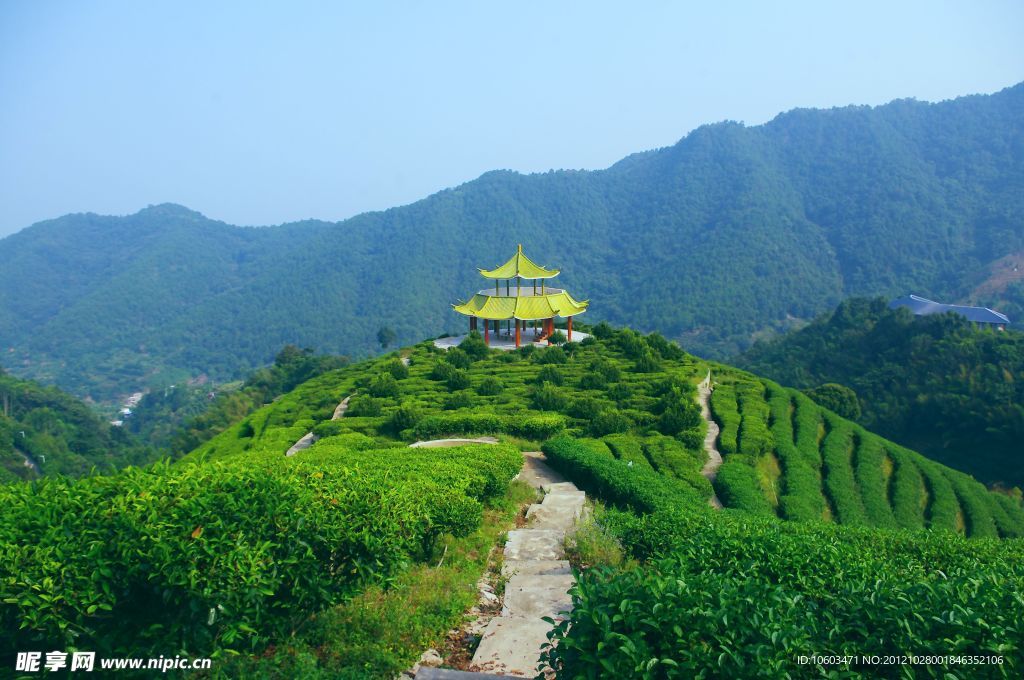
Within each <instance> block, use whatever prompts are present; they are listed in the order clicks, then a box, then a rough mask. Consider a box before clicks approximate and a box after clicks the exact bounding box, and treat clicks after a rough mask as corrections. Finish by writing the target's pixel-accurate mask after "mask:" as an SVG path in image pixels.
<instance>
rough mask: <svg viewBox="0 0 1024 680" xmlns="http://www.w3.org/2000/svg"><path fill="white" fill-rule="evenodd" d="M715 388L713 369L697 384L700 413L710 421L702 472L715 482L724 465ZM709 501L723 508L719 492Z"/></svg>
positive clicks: (705, 441) (713, 494)
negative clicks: (713, 399) (713, 403)
mask: <svg viewBox="0 0 1024 680" xmlns="http://www.w3.org/2000/svg"><path fill="white" fill-rule="evenodd" d="M712 390H713V388H712V386H711V371H708V374H707V377H705V378H704V380H702V381H701V383H700V385H698V386H697V394H698V396H699V398H700V414H701V415H702V416H703V417H704V420H706V421H707V423H708V433H707V434H706V435H704V450H705V451H707V452H708V461H707V462H706V463H704V467H703V468H701V471H700V473H701V474H702V475H704V476H705V477H706V478H707V480H708V481H709V482H714V481H715V477H717V476H718V468H720V467H722V454H721V453H719V451H718V447H717V443H718V432H719V428H718V423H716V422H715V419H714V418H712V417H711V406H710V405H709V403H708V402H709V400H710V398H711V392H712ZM708 503H709V504H710V505H711V507H713V508H717V509H719V510H721V509H722V501H720V500H718V494H716V493H714V492H712V493H711V498H709V499H708Z"/></svg>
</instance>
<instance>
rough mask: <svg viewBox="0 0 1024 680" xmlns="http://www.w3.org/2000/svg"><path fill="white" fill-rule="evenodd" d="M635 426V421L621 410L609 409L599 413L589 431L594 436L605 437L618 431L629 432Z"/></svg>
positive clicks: (588, 428) (591, 423)
mask: <svg viewBox="0 0 1024 680" xmlns="http://www.w3.org/2000/svg"><path fill="white" fill-rule="evenodd" d="M631 427H633V421H632V420H631V419H630V418H629V417H628V416H627V415H625V414H624V413H622V412H621V411H613V410H607V411H602V412H601V413H599V414H597V416H595V417H594V419H593V420H591V421H590V425H589V426H588V427H587V432H588V434H590V436H592V437H603V436H605V435H609V434H615V433H616V432H628V431H629V429H630V428H631Z"/></svg>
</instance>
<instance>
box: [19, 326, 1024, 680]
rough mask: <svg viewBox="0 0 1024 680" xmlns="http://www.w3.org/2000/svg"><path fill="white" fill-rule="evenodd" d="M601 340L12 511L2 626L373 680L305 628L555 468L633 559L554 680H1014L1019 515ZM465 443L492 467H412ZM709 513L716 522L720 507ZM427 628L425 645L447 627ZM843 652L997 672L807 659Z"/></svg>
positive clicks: (876, 442)
mask: <svg viewBox="0 0 1024 680" xmlns="http://www.w3.org/2000/svg"><path fill="white" fill-rule="evenodd" d="M592 332H593V337H592V338H590V339H587V340H585V341H584V342H582V343H566V344H564V345H562V346H560V347H550V348H546V349H534V348H532V347H527V348H524V349H522V350H519V351H516V352H510V353H500V352H492V351H489V350H488V349H487V348H486V346H484V344H483V342H482V340H480V339H479V338H478V337H471V338H470V339H469V340H467V341H466V342H464V343H463V345H462V346H461V347H460V348H458V349H454V350H451V351H449V352H447V353H446V352H443V351H441V350H438V349H436V348H435V347H434V346H433V344H432V343H431V342H426V343H422V344H420V345H416V346H414V347H412V348H408V349H406V350H403V351H402V352H401V353H400V354H399V353H396V354H394V355H391V356H387V357H383V358H381V359H377V360H373V361H368V362H363V363H360V364H357V365H353V366H348V367H344V368H341V369H338V370H336V371H332V372H329V373H326V374H324V375H321V376H319V377H317V378H314V379H312V380H310V381H308V382H306V383H304V384H302V385H300V386H299V387H298V388H296V389H295V390H293V391H292V392H290V393H288V394H285V395H283V396H282V397H279V398H278V399H276V400H275V401H274V402H272V403H270V404H268V405H266V406H264V407H263V408H262V409H260V410H258V411H256V412H255V413H253V414H252V415H250V416H248V417H247V418H245V419H244V420H242V421H241V422H239V423H237V424H235V425H234V426H233V427H231V428H229V429H228V430H226V431H225V432H223V433H221V434H220V435H218V436H217V437H215V438H213V439H211V440H210V441H208V442H206V443H205V444H204V445H202V446H201V447H199V448H198V449H196V450H195V451H193V452H192V453H191V454H189V455H188V456H186V457H185V458H184V459H182V460H181V461H179V462H177V463H175V464H173V465H168V464H159V465H155V466H152V467H149V468H144V469H128V470H125V471H122V472H120V473H118V474H115V475H111V476H106V477H102V476H94V477H88V478H85V479H81V480H68V479H63V478H56V479H46V480H41V481H39V482H35V483H31V484H27V483H25V484H16V485H10V486H5V487H0V601H2V602H3V605H2V609H0V612H2V613H0V625H2V626H3V630H5V631H17V632H16V637H17V642H18V644H20V645H21V646H22V647H25V646H26V645H28V646H31V645H32V644H36V645H38V644H42V643H43V642H44V641H45V644H53V645H58V644H61V643H62V644H64V645H65V646H68V647H69V648H70V647H71V646H77V647H78V648H83V649H92V648H95V649H105V650H109V651H111V652H117V651H121V652H124V651H125V650H130V651H131V652H132V653H139V652H140V651H141V650H143V649H147V650H153V651H154V653H158V654H168V653H169V652H171V653H173V652H174V651H179V650H181V651H184V652H188V653H191V654H195V655H199V654H225V653H227V652H246V653H248V654H251V653H252V652H254V651H260V650H264V649H270V650H273V649H277V653H278V654H280V650H281V649H284V648H285V647H282V646H281V645H282V643H283V641H285V640H286V639H287V640H289V642H288V645H287V646H286V647H287V648H288V649H289V650H292V651H291V652H289V654H292V656H293V657H296V658H298V657H302V658H305V659H307V661H308V664H307V665H305V666H303V667H302V670H301V672H300V671H298V670H296V667H294V666H288V667H287V669H286V670H279V671H277V674H276V675H275V674H274V673H273V672H270V671H269V670H267V668H269V667H271V666H269V665H268V666H266V667H260V668H259V672H260V674H262V675H263V676H266V677H289V674H291V675H290V676H291V677H298V676H300V675H301V676H304V677H362V675H359V674H356V675H351V674H350V675H345V673H342V672H341V671H339V670H338V668H339V667H338V666H336V665H335V666H331V664H336V663H339V662H337V658H339V657H341V656H345V655H346V654H348V653H349V652H350V650H345V651H344V652H342V653H330V654H329V653H326V652H325V651H324V650H325V647H324V645H327V644H328V643H326V642H324V641H323V638H324V637H325V636H324V635H323V634H322V631H321V632H320V633H318V634H317V635H318V636H319V637H317V636H310V635H305V637H304V634H303V632H302V631H303V630H306V629H309V627H310V626H309V621H312V620H320V621H321V622H322V621H323V620H325V618H326V619H330V616H327V615H320V614H318V612H325V611H327V612H329V611H333V610H332V608H338V607H345V606H347V605H346V603H350V602H353V601H355V600H358V599H359V598H361V597H365V593H367V592H370V591H372V592H378V591H379V592H380V593H388V592H391V590H394V589H393V588H392V586H393V584H395V583H398V582H400V581H401V579H402V578H403V576H402V575H403V574H408V573H414V572H415V570H416V569H417V568H418V567H417V565H424V564H425V563H426V562H428V561H430V562H436V558H437V556H438V548H439V546H441V545H442V544H445V545H449V544H451V543H450V542H451V541H452V540H453V539H457V538H458V537H467V536H469V535H471V534H472V533H473V532H476V531H479V530H480V529H481V527H482V526H483V524H486V519H485V517H486V516H487V515H486V513H487V512H489V510H488V508H490V507H493V506H494V505H495V504H500V503H501V502H502V499H503V498H506V499H507V494H508V489H509V483H510V480H511V479H512V477H513V476H514V475H515V473H516V472H517V470H518V469H519V466H520V464H521V457H520V455H519V450H533V449H537V448H541V447H543V450H544V451H545V453H546V455H547V457H548V460H549V462H550V464H551V465H553V466H554V467H556V468H557V469H559V470H560V471H561V472H562V473H563V474H565V475H566V476H567V477H569V478H570V479H571V480H572V481H574V482H575V483H576V484H577V485H578V486H579V487H580V488H582V489H585V490H586V491H587V493H588V495H589V496H591V497H593V498H596V499H597V500H599V501H600V502H602V503H603V504H605V505H606V506H607V510H604V511H599V512H598V513H597V515H596V516H597V520H598V525H599V530H600V531H601V532H603V534H604V535H605V537H606V538H607V540H608V541H612V542H614V543H616V544H617V545H619V546H621V550H622V551H623V552H624V553H625V555H626V557H627V558H628V559H626V560H623V561H619V562H615V563H611V564H607V565H603V566H596V567H594V568H591V569H588V570H587V571H585V572H584V573H583V574H581V576H580V578H579V582H578V585H577V587H576V589H575V591H574V593H575V594H574V601H575V610H574V612H573V614H572V618H571V620H570V621H567V622H565V623H564V624H560V625H559V626H558V627H557V629H556V631H555V633H554V635H555V637H556V639H557V641H558V646H557V647H555V648H553V649H550V650H549V651H548V652H547V655H548V656H547V660H548V662H550V663H551V665H552V666H553V667H554V668H555V669H556V670H557V672H558V675H559V677H566V678H575V677H585V678H599V677H650V678H663V677H680V678H691V677H785V676H787V675H788V676H790V677H819V676H821V675H822V674H825V673H833V674H834V675H835V677H849V676H857V675H859V674H861V673H864V674H866V675H868V676H893V677H914V676H915V675H914V674H915V673H916V677H930V676H932V675H934V676H943V677H976V676H978V675H981V676H983V677H984V676H989V675H991V676H995V677H1014V676H1018V675H1019V674H1020V673H1021V672H1022V671H1024V647H1022V645H1024V630H1022V628H1021V624H1020V623H1019V622H1020V621H1022V620H1024V596H1022V593H1024V541H1022V540H1021V538H1020V537H1022V536H1024V508H1022V506H1021V502H1020V500H1019V499H1016V498H1012V497H1010V496H1007V495H1001V494H996V493H991V492H989V491H987V490H986V489H985V488H984V487H983V486H982V485H981V484H979V483H978V482H976V481H974V480H973V479H972V478H971V477H969V476H967V475H964V474H962V473H959V472H956V471H954V470H952V469H950V468H946V467H944V466H942V465H939V464H936V463H934V462H932V461H929V460H928V459H926V458H923V457H922V456H920V455H918V454H916V453H914V452H913V451H909V450H907V449H904V448H901V447H899V446H897V445H895V444H893V443H891V442H889V441H886V440H884V439H882V438H879V437H877V436H875V435H873V434H872V433H870V432H867V431H865V430H863V428H861V427H859V426H857V425H855V424H853V423H850V422H848V421H846V420H844V419H842V418H840V417H839V416H837V415H835V414H834V413H832V412H830V411H827V410H825V409H823V408H821V407H819V406H817V405H816V404H815V403H814V402H813V401H811V400H810V399H809V398H807V397H806V396H804V395H803V394H801V393H799V392H797V391H795V390H791V389H787V388H783V387H781V386H779V385H776V384H774V383H771V382H769V381H765V380H761V379H758V378H756V377H755V376H752V375H750V374H748V373H744V372H742V371H739V370H736V369H732V368H729V367H727V366H722V365H719V364H715V363H709V362H705V361H702V360H700V359H697V358H695V357H693V356H690V355H688V354H686V353H684V352H683V351H682V350H680V349H679V348H678V347H677V346H675V345H673V344H670V343H668V342H666V341H665V340H664V339H663V338H661V337H660V336H658V335H650V336H646V337H645V336H641V335H639V334H637V333H635V332H633V331H630V330H628V329H622V330H613V329H611V328H610V327H608V326H605V325H603V324H602V325H599V326H596V327H594V328H593V329H592ZM401 359H405V361H402V360H401ZM709 370H710V371H711V373H712V377H713V380H714V381H715V382H716V383H717V386H716V389H715V390H714V392H713V396H712V400H711V408H712V412H713V416H714V418H715V420H716V421H717V422H718V424H719V426H720V428H721V435H720V438H719V442H718V446H719V449H720V450H721V452H722V453H723V457H724V464H723V465H722V467H721V469H720V471H719V473H718V476H717V478H716V480H715V483H714V488H712V484H711V483H709V482H708V481H707V479H705V477H704V476H703V475H702V474H701V468H702V466H703V465H704V463H705V461H706V454H705V452H704V450H703V439H704V433H705V431H706V425H705V423H704V420H703V419H702V418H701V415H700V409H699V407H698V404H697V400H696V394H697V392H696V384H697V383H698V382H699V381H700V380H701V379H703V378H704V376H705V375H706V374H707V372H708V371H709ZM346 397H349V398H350V400H349V402H348V409H347V411H346V412H345V414H344V416H343V417H340V418H338V419H332V417H333V416H334V413H335V409H336V407H337V406H338V404H339V402H341V401H342V400H343V399H345V398H346ZM310 432H312V433H313V434H314V435H315V443H314V444H313V445H312V446H311V447H310V448H308V449H306V450H303V451H299V452H298V453H296V454H295V455H294V456H292V457H286V456H285V452H286V451H287V450H288V449H289V447H291V446H292V445H293V444H295V442H296V441H298V440H299V439H300V438H302V437H303V436H304V435H306V434H307V433H310ZM476 435H492V436H496V437H498V438H499V440H500V441H501V442H502V443H501V444H499V445H497V446H466V447H459V448H452V449H410V448H408V447H407V444H408V443H410V442H413V441H415V440H418V439H434V438H439V437H445V436H476ZM713 493H714V494H717V496H718V497H719V499H720V500H721V501H722V503H723V504H724V506H725V508H726V509H724V510H722V511H715V510H712V509H711V508H710V507H709V505H708V499H709V498H710V497H711V496H712V494H713ZM482 523H483V524H482ZM424 583H428V584H429V580H428V581H424ZM423 587H431V586H423ZM432 587H434V588H437V589H440V588H443V587H444V586H442V585H436V586H432ZM389 589H390V590H389ZM375 597H376V596H375ZM380 597H381V598H384V597H385V595H381V596H380ZM381 601H383V600H381ZM456 614H457V612H456ZM336 618H338V619H344V620H346V621H347V622H348V623H347V624H346V625H347V626H348V628H349V629H351V628H352V627H353V625H354V624H352V619H351V618H350V617H348V615H345V616H341V615H336ZM432 625H434V626H435V629H434V630H433V632H432V633H431V632H429V631H428V632H426V633H422V635H426V636H427V637H426V638H423V639H425V640H426V639H430V638H429V635H435V636H441V635H443V633H444V631H445V630H447V627H448V626H450V620H438V621H437V622H436V624H432ZM314 628H315V626H314ZM296 631H298V633H297V634H296ZM289 636H291V637H289ZM369 637H373V636H369ZM314 638H315V639H314ZM417 639H419V638H417ZM360 644H361V645H362V647H360V649H361V650H363V651H361V652H360V654H362V653H363V652H365V651H366V650H367V649H368V648H369V647H372V646H373V644H377V645H378V647H380V648H383V646H384V643H383V642H379V643H375V642H374V641H373V640H370V641H366V640H364V641H362V642H360ZM410 644H412V643H410ZM417 644H418V643H417ZM295 650H298V651H297V652H296V651H295ZM377 651H381V650H379V649H378V650H377ZM420 651H422V650H421V649H420V648H410V649H406V650H400V651H399V652H393V650H389V651H388V652H387V653H388V654H389V655H391V656H388V659H389V661H388V662H387V663H389V664H398V665H392V666H388V668H386V669H385V670H379V671H377V672H376V675H375V671H374V670H373V669H372V668H370V666H372V663H371V662H367V667H364V669H363V671H362V672H363V673H365V674H368V675H370V676H379V677H389V676H388V675H387V673H391V675H390V677H394V671H395V670H396V669H397V670H400V669H401V666H400V663H404V662H410V663H411V661H412V660H415V658H416V656H417V655H418V654H419V652H420ZM366 653H367V656H366V658H370V659H379V658H383V657H382V656H380V655H377V656H375V654H376V652H374V651H373V650H370V652H366ZM847 653H851V654H852V653H856V654H858V655H859V654H904V653H905V654H919V655H926V654H976V655H977V654H998V655H1001V658H1002V663H1001V664H1000V665H990V666H978V665H973V666H964V665H958V662H957V661H955V660H954V661H947V662H944V663H942V664H939V665H933V666H927V667H920V668H917V669H914V668H910V667H900V666H890V667H871V668H864V667H860V666H857V665H856V664H855V663H847V664H845V665H842V664H839V665H833V666H828V667H819V666H816V665H814V664H813V663H808V664H801V663H800V662H799V660H798V658H799V656H800V655H814V654H818V655H827V654H837V655H841V654H847ZM268 654H269V652H268ZM381 654H383V652H381ZM268 658H273V659H274V660H275V664H280V657H279V656H276V657H270V656H268ZM332 659H334V661H332ZM382 663H383V662H382ZM277 667H280V666H279V665H278V666H277ZM252 670H253V669H252V668H251V667H248V668H247V670H246V672H247V673H248V672H252ZM345 672H346V673H347V672H349V671H345ZM353 672H354V671H353Z"/></svg>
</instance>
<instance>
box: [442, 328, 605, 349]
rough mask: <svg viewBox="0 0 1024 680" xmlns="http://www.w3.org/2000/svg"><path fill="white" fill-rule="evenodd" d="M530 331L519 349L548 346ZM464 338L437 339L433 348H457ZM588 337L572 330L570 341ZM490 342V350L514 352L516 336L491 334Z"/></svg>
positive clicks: (520, 341)
mask: <svg viewBox="0 0 1024 680" xmlns="http://www.w3.org/2000/svg"><path fill="white" fill-rule="evenodd" d="M555 330H561V329H555ZM531 331H532V329H531V330H530V331H527V332H525V333H523V334H522V335H521V337H520V339H519V343H520V347H526V346H527V345H533V346H534V347H537V348H538V349H539V348H541V347H547V346H548V341H547V340H541V341H539V342H537V341H535V340H534V335H533V333H532V332H531ZM562 333H565V331H564V330H562ZM466 337H467V336H465V335H453V336H450V337H447V338H438V339H437V340H434V346H435V347H439V348H441V349H451V348H452V347H456V346H458V344H459V343H460V342H462V341H463V340H465V339H466ZM589 337H590V334H589V333H583V332H581V331H577V330H573V332H572V341H573V342H580V341H581V340H583V339H584V338H589ZM490 341H491V342H490V347H491V349H500V350H502V351H504V352H510V351H512V350H514V349H515V348H516V336H515V333H513V334H512V335H511V336H509V335H507V334H505V333H501V334H500V335H495V334H494V333H491V337H490Z"/></svg>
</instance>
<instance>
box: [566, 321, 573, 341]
mask: <svg viewBox="0 0 1024 680" xmlns="http://www.w3.org/2000/svg"><path fill="white" fill-rule="evenodd" d="M568 323H569V325H568V326H567V327H566V330H567V331H569V332H568V333H567V334H566V340H568V341H569V342H572V317H571V316H570V317H569V320H568Z"/></svg>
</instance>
